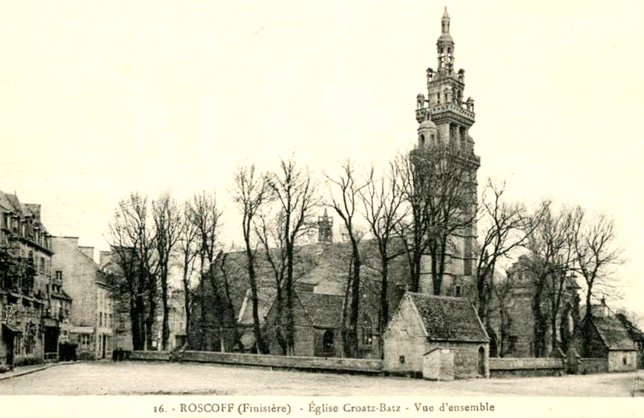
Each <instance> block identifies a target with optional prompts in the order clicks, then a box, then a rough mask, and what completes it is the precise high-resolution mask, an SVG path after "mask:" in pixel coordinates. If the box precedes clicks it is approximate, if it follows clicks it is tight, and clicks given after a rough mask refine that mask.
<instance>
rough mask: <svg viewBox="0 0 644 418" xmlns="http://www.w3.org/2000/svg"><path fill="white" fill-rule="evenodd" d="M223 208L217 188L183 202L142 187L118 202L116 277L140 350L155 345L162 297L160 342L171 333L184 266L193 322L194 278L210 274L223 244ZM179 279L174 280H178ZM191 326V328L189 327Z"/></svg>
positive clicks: (113, 233)
mask: <svg viewBox="0 0 644 418" xmlns="http://www.w3.org/2000/svg"><path fill="white" fill-rule="evenodd" d="M221 214H222V212H221V210H220V209H219V208H218V206H217V199H216V196H215V195H214V194H207V193H200V194H195V195H194V196H193V197H192V199H190V200H189V201H187V202H185V203H184V204H183V205H180V204H179V203H178V202H177V201H176V200H175V199H174V198H172V196H170V194H169V193H164V194H162V195H161V196H159V197H158V198H156V199H154V200H151V201H150V200H149V199H148V198H147V197H146V196H143V195H141V194H139V193H137V192H133V193H131V194H130V195H129V196H128V197H127V198H126V199H123V200H121V201H120V202H119V205H118V207H117V209H116V212H115V214H114V219H113V220H112V222H111V223H110V226H109V230H110V234H109V240H110V246H111V252H112V261H113V263H114V265H115V266H117V268H116V269H115V270H113V271H112V273H113V274H111V279H112V281H113V284H114V287H115V289H116V290H117V292H118V297H119V298H120V299H121V300H127V301H129V303H128V308H129V317H130V321H131V329H132V343H133V347H134V349H135V350H142V349H151V348H152V342H153V338H154V330H155V326H156V322H157V315H158V312H157V305H158V303H159V302H160V303H161V310H162V326H161V348H162V349H164V350H165V349H167V347H168V342H169V341H168V339H169V335H170V327H169V319H170V296H171V295H170V291H171V289H172V288H173V287H174V286H176V285H178V283H171V282H170V281H171V278H172V277H173V274H172V273H173V269H174V268H176V267H177V266H179V270H180V271H181V275H180V276H181V286H182V288H183V291H184V305H185V312H186V319H187V321H186V327H189V326H190V323H191V321H190V313H191V311H192V299H191V298H192V294H193V291H194V285H193V283H192V280H193V276H194V274H195V271H197V272H198V276H199V278H200V280H201V281H203V280H205V279H207V278H208V277H209V274H210V266H211V265H214V263H215V259H216V257H217V256H220V253H221V250H220V249H219V248H218V239H219V235H218V234H219V226H220V222H221V221H220V219H221ZM173 285H174V286H173ZM187 331H188V330H187Z"/></svg>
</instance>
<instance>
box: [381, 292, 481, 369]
mask: <svg viewBox="0 0 644 418" xmlns="http://www.w3.org/2000/svg"><path fill="white" fill-rule="evenodd" d="M488 342H489V338H488V335H487V333H486V332H485V328H484V327H483V324H482V323H481V321H480V319H479V317H478V315H477V314H476V310H475V309H474V306H473V305H472V304H471V303H470V302H469V301H468V300H467V299H465V298H455V297H448V296H432V295H426V294H421V293H412V292H407V293H406V294H405V296H403V298H402V301H401V302H400V304H399V305H398V308H397V310H396V312H395V313H394V316H393V317H392V318H391V321H390V322H389V325H388V327H387V330H386V331H385V356H384V357H385V360H384V361H385V369H386V370H388V371H390V372H394V373H404V374H411V375H418V374H421V373H422V371H423V363H424V357H425V355H427V354H428V353H430V352H434V351H435V350H437V349H441V350H450V351H451V352H453V360H452V361H453V367H452V368H453V372H454V375H455V377H475V376H477V375H480V376H487V375H488V374H489V372H488V370H489V366H488V361H487V359H488V349H489V347H488Z"/></svg>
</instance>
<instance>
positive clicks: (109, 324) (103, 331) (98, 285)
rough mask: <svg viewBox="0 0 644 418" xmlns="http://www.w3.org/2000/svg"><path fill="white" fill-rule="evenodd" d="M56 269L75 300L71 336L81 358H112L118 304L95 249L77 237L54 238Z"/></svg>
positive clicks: (72, 311)
mask: <svg viewBox="0 0 644 418" xmlns="http://www.w3.org/2000/svg"><path fill="white" fill-rule="evenodd" d="M52 244H53V249H54V251H55V255H54V257H53V260H52V264H53V270H54V271H55V274H56V276H57V277H60V278H61V280H62V289H63V290H64V291H65V292H66V293H67V294H68V295H69V296H70V297H71V298H72V299H73V300H74V303H73V304H72V308H71V315H70V322H71V329H70V337H69V340H70V342H71V343H73V344H76V345H77V349H76V352H77V355H78V357H79V358H81V359H103V358H111V356H112V350H113V349H114V325H115V312H114V307H115V303H114V300H113V298H112V289H111V287H110V286H109V284H108V283H107V280H106V277H105V275H104V274H103V272H102V271H101V270H100V268H99V265H98V264H97V263H96V262H95V261H94V259H93V255H94V248H93V247H82V246H79V245H78V238H77V237H53V239H52Z"/></svg>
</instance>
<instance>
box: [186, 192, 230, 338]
mask: <svg viewBox="0 0 644 418" xmlns="http://www.w3.org/2000/svg"><path fill="white" fill-rule="evenodd" d="M191 212H192V215H191V218H192V220H193V222H194V224H195V227H196V229H197V254H198V255H197V257H198V261H199V279H200V281H199V285H200V287H201V291H200V292H199V293H200V303H201V321H200V325H201V336H202V342H201V348H210V346H211V345H212V343H211V342H210V341H209V340H208V338H210V334H209V333H208V332H207V328H208V326H209V325H210V324H209V323H208V322H209V321H208V320H207V316H208V315H207V313H208V311H209V310H210V309H212V308H213V307H208V306H207V297H206V296H207V295H206V291H205V284H206V282H212V281H214V280H215V278H214V277H212V276H214V267H215V263H216V261H217V260H216V257H217V254H219V251H218V248H219V232H220V227H221V216H222V211H221V210H220V209H219V206H218V204H217V197H216V195H215V194H214V193H212V194H208V193H206V192H201V193H199V194H195V195H194V196H193V198H192V203H191ZM212 284H213V285H215V286H213V292H214V293H215V296H216V297H217V296H218V289H217V286H216V282H213V283H212ZM217 302H219V303H217V305H218V306H215V307H214V308H215V310H216V311H217V312H218V315H217V318H216V319H217V321H218V322H219V329H220V333H219V334H220V335H219V339H220V340H221V338H223V336H222V335H221V331H222V327H223V318H222V315H221V313H222V306H221V303H220V302H221V301H217Z"/></svg>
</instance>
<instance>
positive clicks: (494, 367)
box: [489, 357, 565, 377]
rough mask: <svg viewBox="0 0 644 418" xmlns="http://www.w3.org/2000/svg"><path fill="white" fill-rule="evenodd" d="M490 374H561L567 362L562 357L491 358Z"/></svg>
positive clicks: (493, 375) (501, 375) (494, 375)
mask: <svg viewBox="0 0 644 418" xmlns="http://www.w3.org/2000/svg"><path fill="white" fill-rule="evenodd" d="M489 364H490V376H491V377H504V376H561V375H563V374H564V372H565V363H564V361H563V359H560V358H507V357H505V358H490V359H489Z"/></svg>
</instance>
